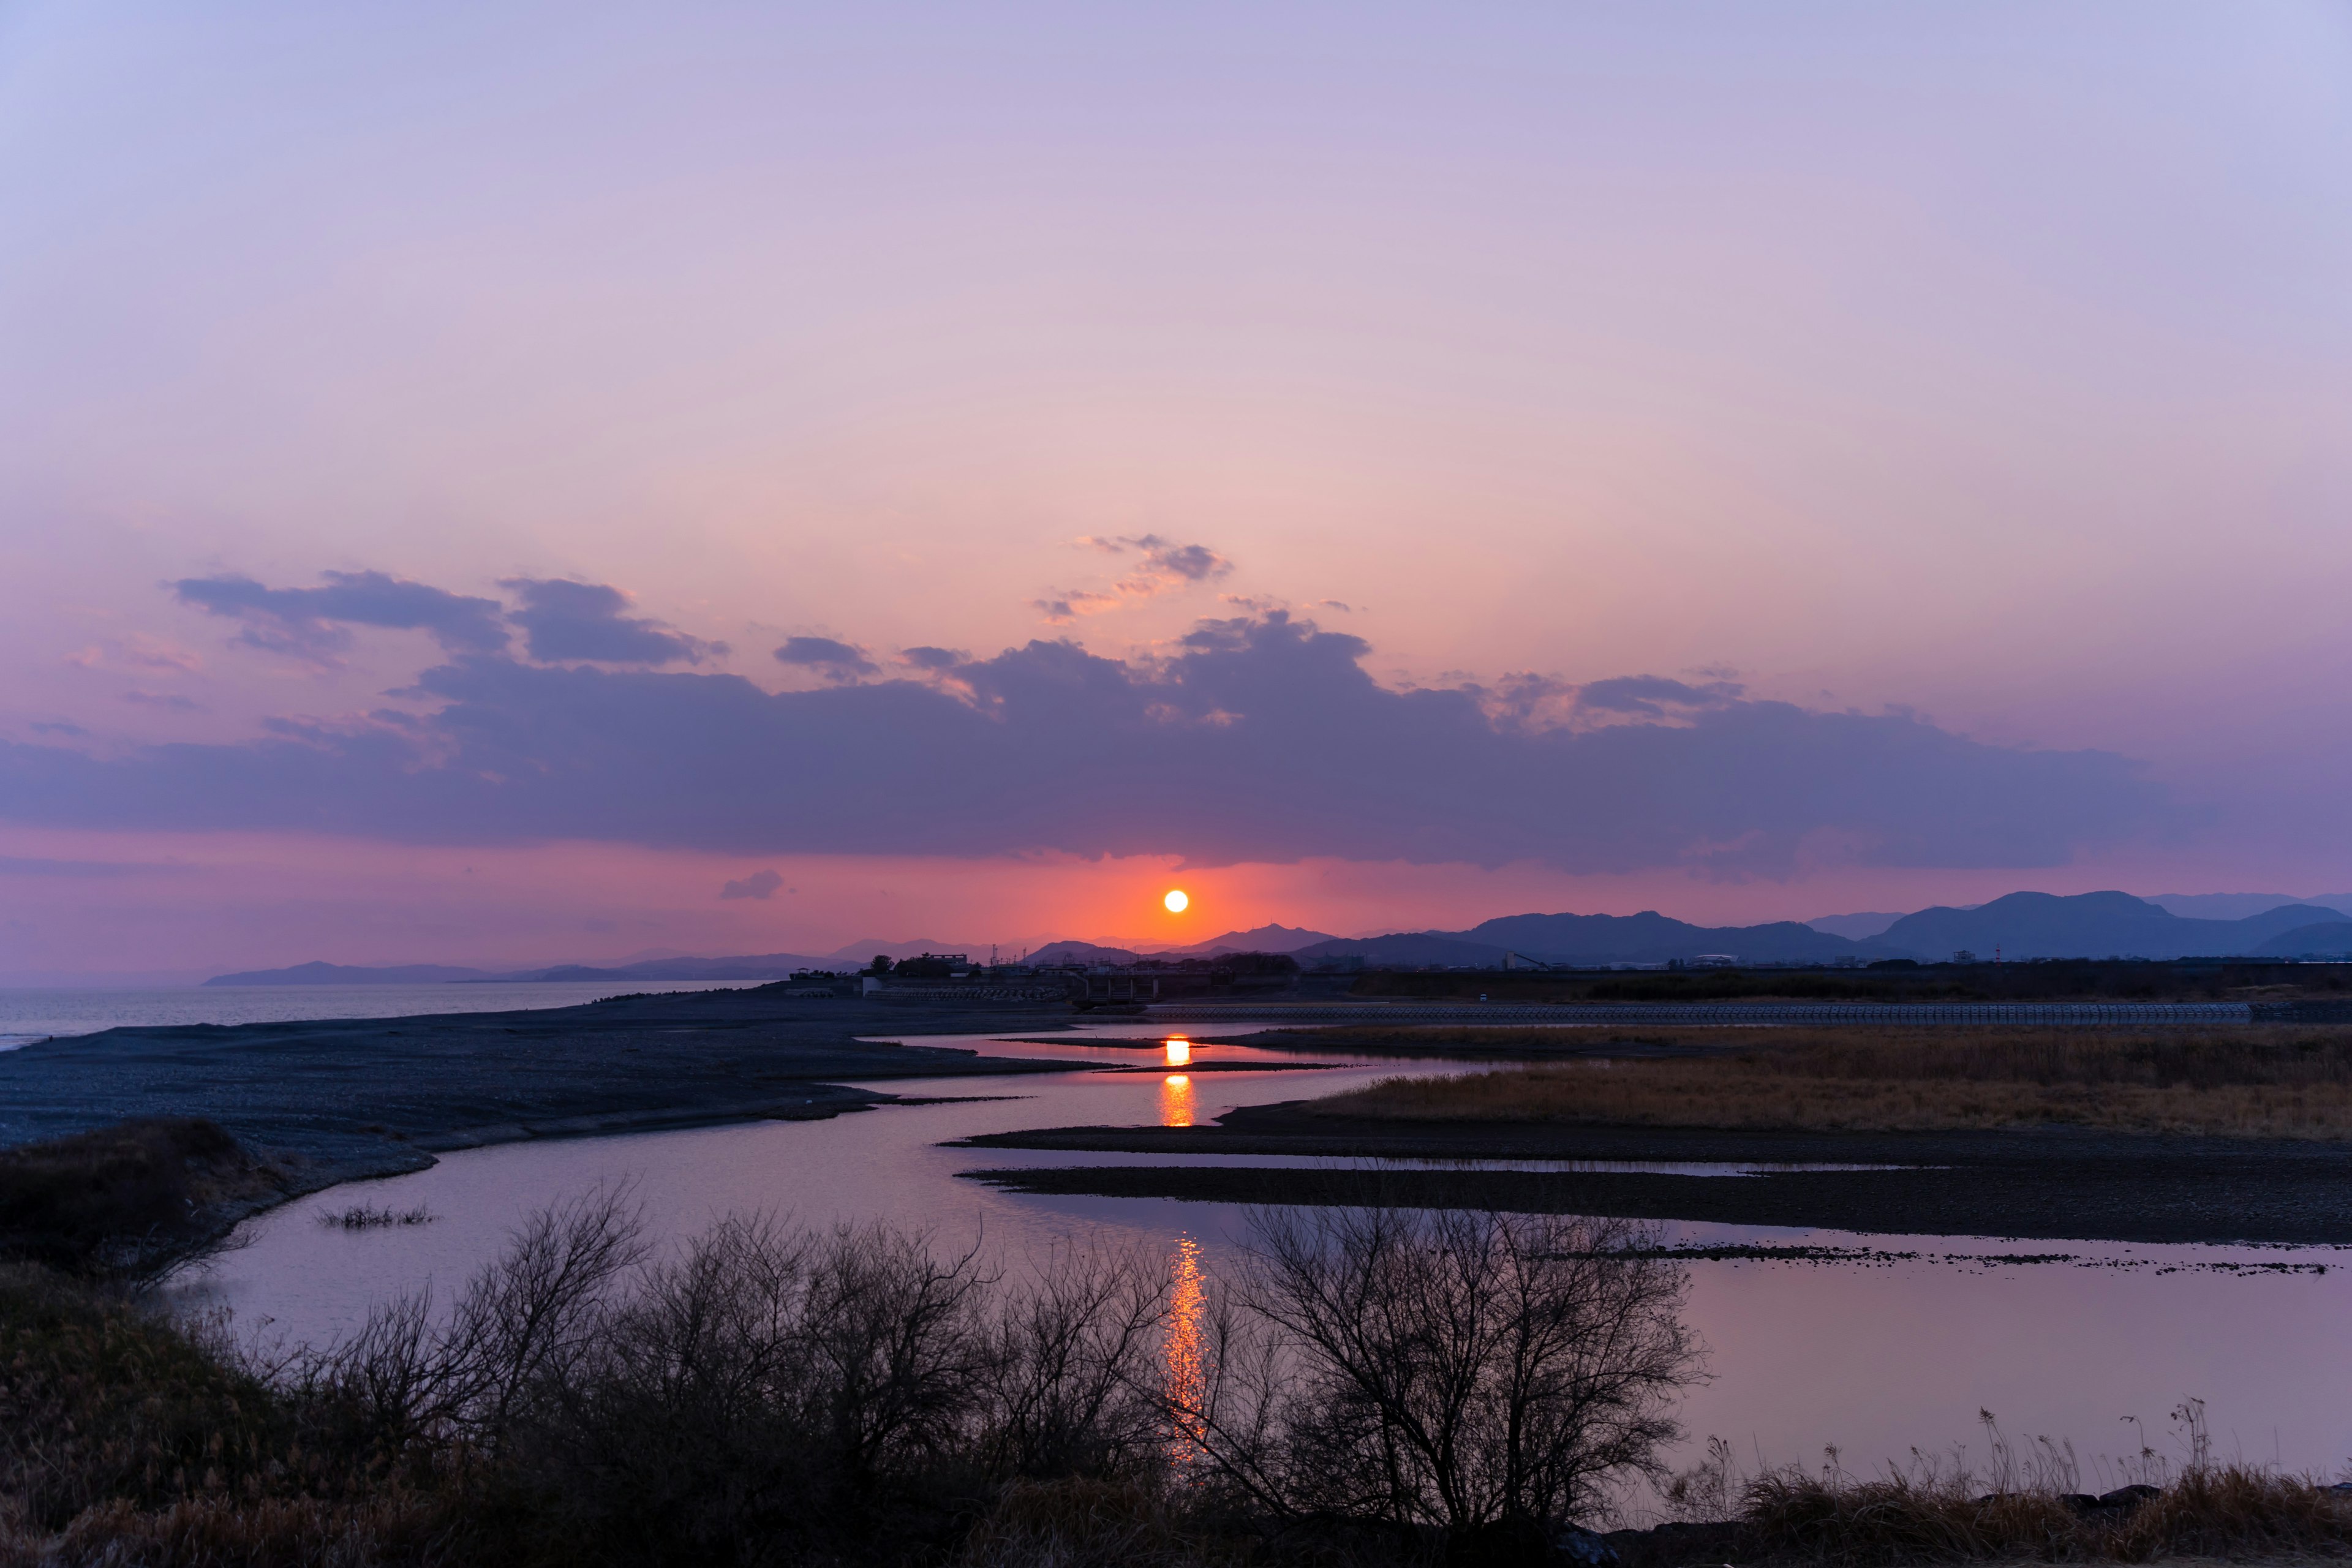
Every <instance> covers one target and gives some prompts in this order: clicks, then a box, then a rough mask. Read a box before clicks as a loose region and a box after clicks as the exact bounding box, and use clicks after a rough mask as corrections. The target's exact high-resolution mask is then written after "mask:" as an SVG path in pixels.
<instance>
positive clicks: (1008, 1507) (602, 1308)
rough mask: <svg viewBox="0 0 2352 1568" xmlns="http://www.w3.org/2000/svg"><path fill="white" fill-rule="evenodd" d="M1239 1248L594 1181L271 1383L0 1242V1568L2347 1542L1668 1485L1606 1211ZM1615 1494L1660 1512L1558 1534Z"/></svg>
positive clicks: (1697, 1481) (2247, 1546)
mask: <svg viewBox="0 0 2352 1568" xmlns="http://www.w3.org/2000/svg"><path fill="white" fill-rule="evenodd" d="M186 1143H187V1146H188V1147H190V1148H195V1149H200V1150H201V1149H203V1148H207V1147H209V1146H210V1145H209V1142H208V1141H207V1140H205V1139H202V1138H191V1139H189V1140H187V1141H186ZM71 1157H72V1152H71V1151H68V1152H66V1153H64V1154H60V1153H58V1152H57V1151H54V1150H52V1151H48V1152H45V1153H44V1154H43V1155H42V1157H41V1158H39V1159H26V1160H21V1161H16V1162H13V1163H11V1164H10V1165H9V1166H7V1167H6V1169H5V1171H0V1183H5V1182H6V1181H8V1180H9V1176H10V1173H15V1172H19V1171H32V1172H38V1173H43V1176H42V1179H43V1180H47V1179H48V1178H49V1177H51V1176H54V1175H55V1173H56V1172H57V1171H58V1169H59V1168H60V1167H59V1165H58V1162H59V1161H63V1160H68V1159H70V1158H71ZM93 1157H94V1156H93ZM219 1160H220V1156H219V1155H218V1154H217V1153H216V1152H215V1153H202V1152H198V1153H193V1154H183V1156H182V1157H181V1160H180V1167H179V1168H180V1169H181V1171H182V1173H183V1174H185V1173H187V1172H188V1171H191V1170H210V1169H213V1168H215V1167H216V1166H217V1165H218V1163H219ZM167 1184H168V1183H167ZM180 1195H181V1196H182V1197H183V1198H184V1197H185V1196H186V1194H185V1193H184V1192H183V1193H182V1194H180ZM18 1196H19V1194H16V1193H15V1192H9V1193H7V1194H5V1197H6V1198H7V1201H10V1202H16V1201H17V1198H18ZM10 1212H15V1211H14V1210H11V1211H10ZM119 1212H120V1213H121V1214H123V1215H133V1216H134V1217H136V1216H141V1215H145V1214H146V1213H147V1211H145V1210H142V1209H140V1208H139V1207H138V1206H137V1205H131V1206H130V1207H127V1208H124V1209H122V1210H121V1211H119ZM371 1212H373V1211H371ZM96 1223H99V1224H100V1226H101V1229H102V1227H103V1225H105V1224H110V1223H113V1221H110V1220H104V1219H101V1220H100V1221H99V1222H96ZM24 1234H27V1235H38V1234H42V1233H41V1232H40V1230H39V1228H38V1227H34V1228H33V1229H31V1230H28V1231H26V1232H25V1233H24ZM1650 1239H1651V1238H1650V1237H1648V1236H1647V1234H1646V1233H1645V1232H1643V1230H1642V1229H1641V1228H1640V1227H1638V1226H1633V1225H1630V1224H1627V1223H1624V1222H1612V1221H1592V1220H1583V1219H1574V1218H1565V1217H1559V1216H1540V1215H1538V1216H1526V1215H1488V1214H1468V1213H1459V1212H1446V1211H1401V1210H1391V1209H1379V1208H1353V1209H1324V1210H1318V1211H1314V1212H1312V1213H1307V1214H1303V1215H1302V1214H1299V1213H1297V1212H1296V1211H1267V1212H1264V1213H1262V1214H1260V1215H1257V1216H1256V1220H1255V1246H1254V1248H1253V1249H1252V1252H1251V1255H1250V1256H1249V1258H1247V1259H1246V1260H1245V1262H1244V1264H1243V1265H1242V1266H1240V1267H1238V1268H1233V1269H1229V1270H1227V1271H1226V1272H1227V1273H1228V1274H1229V1275H1230V1278H1229V1279H1225V1280H1224V1281H1223V1282H1222V1283H1219V1282H1215V1281H1203V1280H1202V1278H1201V1276H1200V1275H1199V1273H1198V1272H1197V1270H1195V1269H1193V1268H1191V1267H1190V1259H1189V1258H1182V1257H1180V1258H1179V1259H1178V1260H1177V1266H1176V1267H1175V1268H1174V1269H1173V1270H1172V1271H1171V1268H1170V1263H1169V1260H1168V1259H1165V1258H1146V1257H1139V1256H1130V1255H1125V1254H1111V1253H1106V1252H1099V1251H1089V1250H1087V1249H1085V1248H1083V1247H1075V1246H1073V1247H1065V1248H1063V1249H1062V1250H1060V1251H1058V1252H1056V1253H1055V1254H1053V1255H1051V1256H1050V1257H1048V1258H1045V1259H1044V1260H1043V1261H1042V1262H1040V1263H1039V1264H1037V1265H1036V1266H1035V1267H1034V1268H1032V1269H1030V1270H1028V1271H1026V1272H1024V1273H1020V1274H1017V1275H1013V1276H1002V1275H998V1274H996V1273H993V1272H992V1271H991V1270H990V1269H988V1268H985V1267H983V1265H982V1262H981V1260H980V1259H979V1258H977V1257H976V1256H974V1255H971V1254H952V1255H943V1254H941V1253H940V1252H939V1251H938V1250H937V1249H935V1248H934V1247H931V1246H930V1245H929V1244H928V1243H927V1241H926V1239H925V1238H923V1237H919V1236H913V1235H908V1234H906V1233H902V1232H898V1231H893V1230H890V1229H887V1228H879V1227H871V1228H861V1229H847V1228H835V1229H826V1230H800V1229H794V1228H791V1227H788V1226H782V1225H780V1224H777V1223H774V1222H772V1221H769V1220H765V1219H761V1218H735V1219H730V1220H727V1221H724V1222H721V1223H719V1224H718V1225H716V1226H713V1227H712V1228H711V1229H710V1230H709V1231H708V1232H707V1233H705V1234H704V1235H703V1236H702V1237H699V1238H698V1239H696V1240H694V1241H692V1242H691V1243H690V1244H687V1245H683V1246H678V1247H667V1248H656V1247H654V1246H653V1245H651V1243H650V1242H649V1239H648V1238H647V1237H645V1236H644V1235H642V1234H641V1232H640V1229H639V1227H638V1226H637V1223H636V1221H635V1215H634V1212H633V1208H632V1205H631V1204H630V1201H629V1198H628V1194H626V1192H625V1191H611V1190H605V1191H597V1192H592V1193H590V1194H585V1195H583V1196H581V1197H578V1198H576V1199H574V1200H572V1201H571V1202H568V1203H566V1204H564V1205H559V1206H558V1207H556V1208H554V1209H552V1210H551V1211H548V1212H545V1213H542V1214H541V1215H537V1216H536V1217H535V1218H533V1219H532V1220H531V1221H530V1222H529V1223H528V1224H527V1225H526V1226H524V1228H523V1229H522V1230H521V1231H520V1233H519V1234H518V1235H517V1236H516V1237H515V1238H514V1239H513V1242H512V1244H511V1246H510V1247H509V1250H508V1252H507V1253H506V1255H505V1256H504V1257H503V1258H501V1259H500V1260H499V1262H497V1263H496V1264H495V1265H493V1266H491V1267H489V1268H486V1269H484V1270H483V1271H482V1272H481V1273H480V1274H479V1275H478V1276H477V1277H476V1278H475V1279H472V1280H471V1281H470V1282H468V1283H467V1285H466V1286H465V1287H464V1288H463V1289H459V1290H457V1292H456V1293H455V1294H454V1295H452V1296H450V1297H449V1298H447V1299H446V1300H435V1299H434V1298H432V1297H431V1296H430V1295H417V1296H414V1297H410V1298H406V1299H403V1300H395V1301H393V1302H390V1303H387V1304H385V1305H384V1306H383V1307H382V1308H381V1309H380V1310H377V1311H376V1312H375V1313H374V1314H373V1317H372V1318H371V1319H370V1321H368V1322H367V1323H366V1325H365V1326H364V1328H363V1329H362V1331H360V1332H358V1333H356V1334H355V1335H353V1336H352V1338H351V1339H350V1340H349V1341H347V1342H344V1343H341V1344H339V1345H335V1346H330V1347H325V1348H321V1349H310V1348H297V1349H294V1350H291V1351H288V1352H275V1353H265V1352H257V1351H256V1350H255V1349H254V1348H253V1347H252V1346H250V1345H242V1346H241V1345H239V1344H238V1343H236V1342H234V1341H233V1340H232V1339H231V1337H230V1336H229V1334H228V1333H227V1332H226V1326H225V1325H221V1324H215V1323H206V1322H202V1321H197V1322H190V1321H174V1320H173V1319H172V1318H170V1317H167V1316H165V1315H163V1313H161V1312H160V1311H158V1310H156V1308H155V1306H154V1304H153V1302H152V1298H150V1297H148V1296H145V1295H142V1291H141V1289H140V1288H139V1287H140V1278H141V1277H140V1276H139V1275H137V1274H136V1273H135V1272H126V1271H125V1270H124V1269H123V1268H120V1267H117V1266H112V1265H109V1264H108V1263H107V1262H105V1259H107V1258H117V1257H121V1256H126V1254H124V1253H123V1252H122V1250H121V1248H120V1247H118V1246H115V1245H114V1244H113V1243H112V1242H110V1241H109V1240H108V1239H107V1237H104V1236H103V1235H101V1236H98V1237H82V1238H81V1244H80V1245H78V1246H74V1247H65V1248H63V1249H62V1251H61V1252H60V1253H59V1254H58V1257H59V1258H63V1259H65V1261H63V1262H54V1261H53V1262H49V1263H43V1262H36V1261H31V1260H29V1259H27V1258H24V1257H23V1256H22V1254H21V1253H20V1254H19V1256H18V1257H17V1258H16V1259H15V1260H13V1261H9V1262H6V1263H5V1264H0V1568H30V1565H33V1564H43V1565H58V1568H65V1565H79V1564H93V1565H94V1564H100V1563H104V1564H109V1565H120V1568H136V1565H153V1568H164V1565H167V1564H168V1565H173V1568H178V1565H209V1564H223V1565H226V1564H232V1563H234V1564H250V1565H257V1568H274V1565H278V1564H286V1565H289V1568H290V1565H293V1564H305V1565H310V1564H321V1565H328V1568H341V1565H351V1568H360V1565H377V1564H382V1565H387V1568H389V1565H396V1564H418V1565H423V1564H445V1563H446V1564H475V1563H513V1564H525V1565H536V1564H541V1563H547V1564H554V1563H565V1564H572V1563H580V1564H601V1563H615V1564H618V1563H655V1564H660V1563H681V1564H683V1563H694V1564H706V1563H709V1564H734V1563H743V1564H765V1563H776V1564H792V1563H860V1564H864V1563H907V1564H931V1563H936V1564H941V1565H943V1568H983V1565H985V1568H1046V1565H1054V1568H1082V1565H1089V1564H1102V1565H1104V1568H1114V1565H1115V1568H1155V1565H1162V1564H1164V1565H1170V1568H1175V1565H1201V1568H1209V1565H1222V1564H1282V1563H1301V1564H1328V1565H1332V1568H1339V1565H1347V1564H1364V1565H1367V1568H1370V1565H1374V1564H1398V1565H1402V1564H1423V1563H1430V1564H1434V1563H1459V1564H1473V1563H1494V1564H1507V1563H1528V1564H1533V1563H1554V1562H1582V1563H1605V1562H1608V1561H1610V1560H1611V1559H1612V1557H1622V1559H1623V1560H1624V1561H1625V1562H1626V1563H1628V1564H1629V1568H1649V1565H1653V1564H1654V1565H1657V1568H1666V1565H1670V1564H1683V1563H1719V1562H1723V1561H1726V1560H1731V1559H1737V1560H1753V1559H1757V1558H1767V1557H1782V1558H1787V1559H1790V1560H1805V1561H1835V1562H1853V1563H1871V1562H1899V1561H1915V1560H1920V1559H1923V1558H1938V1559H1964V1558H1998V1557H2016V1556H2040V1557H2046V1558H2053V1559H2073V1558H2090V1557H2114V1558H2125V1559H2131V1560H2137V1559H2141V1558H2146V1557H2151V1556H2160V1555H2165V1554H2168V1553H2178V1552H2206V1553H2213V1552H2278V1551H2284V1550H2305V1551H2309V1550H2323V1549H2338V1548H2343V1547H2346V1546H2347V1545H2352V1528H2347V1521H2345V1519H2344V1518H2342V1517H2341V1516H2340V1515H2339V1513H2338V1512H2337V1510H2336V1503H2335V1499H2334V1497H2333V1494H2330V1493H2328V1492H2326V1491H2324V1490H2322V1489H2318V1488H2316V1487H2315V1486H2313V1485H2311V1484H2308V1483H2305V1482H2303V1481H2299V1480H2294V1479H2282V1478H2278V1477H2274V1476H2270V1475H2267V1474H2263V1473H2257V1472H2251V1471H2242V1470H2233V1469H2225V1468H2220V1467H2217V1466H2215V1465H2213V1464H2212V1463H2211V1462H2210V1459H2209V1458H2207V1457H2206V1456H2205V1455H2204V1454H2203V1453H2202V1451H2201V1449H2200V1450H2199V1451H2197V1452H2196V1453H2194V1454H2193V1455H2192V1456H2191V1459H2190V1462H2189V1465H2188V1466H2187V1467H2186V1469H2185V1472H2184V1473H2182V1474H2180V1475H2178V1476H2170V1477H2156V1478H2152V1479H2156V1480H2158V1481H2159V1482H2161V1483H2162V1484H2161V1486H2160V1487H2159V1488H2158V1489H2156V1490H2155V1491H2154V1492H2153V1494H2152V1495H2151V1494H2150V1493H2147V1492H2139V1493H2132V1494H2129V1495H2125V1496H2120V1497H2117V1498H2115V1499H2111V1500H2107V1501H2105V1502H2101V1501H2099V1500H2086V1499H2072V1498H2070V1497H2069V1496H2067V1495H2066V1494H2067V1493H2068V1492H2069V1491H2070V1490H2071V1489H2072V1472H2071V1470H2068V1469H2065V1468H2063V1467H2059V1466H2056V1465H2054V1464H2045V1465H2043V1466H2042V1467H2041V1468H2039V1469H2032V1470H2031V1473H2026V1472H2023V1471H2020V1472H2017V1473H2008V1472H2003V1473H1999V1474H1996V1475H1995V1476H1994V1477H1993V1478H1992V1482H1993V1485H1992V1491H1993V1493H1994V1495H1991V1496H1990V1497H1985V1496H1980V1495H1979V1493H1978V1491H1977V1490H1976V1488H1978V1487H1979V1486H1980V1485H1982V1484H1983V1483H1982V1482H1981V1481H1979V1479H1976V1478H1970V1477H1968V1476H1965V1475H1962V1474H1960V1473H1959V1472H1957V1471H1953V1472H1949V1473H1944V1472H1936V1471H1934V1470H1932V1469H1929V1470H1926V1471H1920V1470H1916V1469H1915V1471H1913V1472H1911V1473H1907V1474H1904V1475H1895V1476H1889V1477H1885V1478H1882V1479H1872V1480H1857V1479H1852V1478H1848V1477H1846V1476H1844V1475H1843V1473H1842V1472H1838V1471H1835V1470H1832V1471H1831V1472H1828V1473H1825V1474H1822V1475H1811V1474H1806V1473H1800V1472H1795V1471H1788V1472H1770V1473H1767V1474H1764V1475H1762V1476H1758V1477H1741V1476H1738V1475H1737V1474H1735V1473H1734V1472H1733V1470H1732V1468H1731V1467H1730V1465H1729V1462H1728V1458H1727V1450H1725V1449H1722V1448H1720V1447H1718V1448H1717V1450H1716V1452H1715V1454H1714V1456H1713V1458H1712V1460H1711V1462H1710V1463H1709V1464H1707V1465H1703V1466H1701V1467H1699V1468H1697V1469H1696V1470H1694V1471H1692V1472H1690V1473H1688V1474H1687V1475H1685V1476H1682V1477H1679V1478H1675V1477H1670V1476H1668V1475H1666V1474H1665V1472H1664V1467H1663V1465H1662V1463H1661V1460H1660V1455H1661V1453H1662V1452H1663V1450H1664V1446H1665V1445H1666V1444H1667V1443H1668V1442H1670V1441H1671V1440H1672V1439H1674V1438H1675V1436H1678V1434H1677V1431H1676V1428H1675V1424H1674V1420H1673V1415H1674V1409H1675V1403H1676V1400H1677V1397H1678V1394H1679V1392H1680V1390H1681V1389H1682V1388H1683V1387H1684V1386H1685V1385H1686V1384H1688V1382H1689V1381H1690V1380H1691V1379H1692V1378H1693V1377H1695V1376H1696V1375H1699V1373H1700V1363H1699V1356H1700V1347H1699V1346H1697V1345H1696V1344H1695V1343H1694V1342H1692V1340H1691V1339H1690V1337H1689V1335H1688V1333H1687V1332H1686V1331H1685V1329H1684V1328H1683V1326H1682V1323H1681V1321H1680V1315H1679V1314H1680V1307H1681V1303H1682V1297H1683V1291H1684V1289H1685V1275H1684V1273H1683V1272H1682V1270H1681V1269H1680V1268H1679V1267H1678V1266H1676V1265H1675V1264H1674V1263H1673V1262H1672V1261H1670V1260H1668V1259H1664V1258H1659V1257H1657V1256H1655V1254H1654V1252H1653V1251H1652V1250H1650V1249H1649V1248H1648V1247H1647V1245H1646V1244H1647V1242H1648V1241H1649V1240H1650ZM178 1256H182V1257H184V1254H180V1255H178ZM1635 1489H1641V1491H1642V1494H1643V1495H1651V1496H1655V1497H1660V1498H1663V1499H1664V1500H1665V1506H1666V1507H1667V1508H1668V1509H1670V1510H1675V1511H1677V1512H1679V1513H1681V1514H1684V1515H1686V1516H1689V1517H1690V1518H1692V1519H1694V1520H1697V1521H1702V1522H1697V1523H1689V1524H1684V1525H1680V1526H1672V1525H1670V1526H1667V1527H1664V1528H1662V1529H1659V1530H1655V1531H1624V1532H1617V1533H1613V1534H1611V1535H1609V1536H1607V1537H1605V1538H1604V1537H1600V1536H1595V1535H1592V1534H1591V1533H1588V1532H1587V1531H1582V1530H1580V1529H1579V1528H1578V1526H1579V1525H1580V1524H1592V1523H1597V1522H1601V1521H1603V1520H1604V1519H1605V1518H1606V1517H1607V1516H1608V1514H1609V1513H1610V1511H1611V1510H1612V1506H1615V1505H1618V1504H1622V1502H1623V1501H1624V1500H1626V1499H1628V1498H1629V1497H1632V1496H1633V1495H1635Z"/></svg>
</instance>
